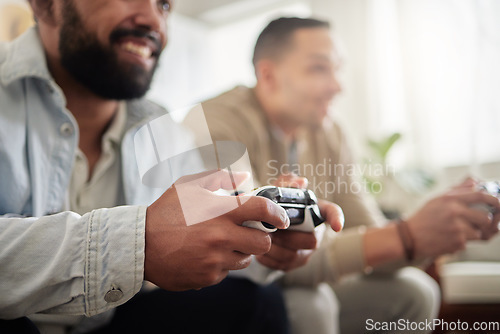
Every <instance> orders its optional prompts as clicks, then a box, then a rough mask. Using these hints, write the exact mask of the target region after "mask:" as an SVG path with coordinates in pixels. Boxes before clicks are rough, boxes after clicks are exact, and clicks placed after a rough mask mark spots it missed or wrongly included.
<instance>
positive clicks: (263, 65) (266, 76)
mask: <svg viewBox="0 0 500 334" xmlns="http://www.w3.org/2000/svg"><path fill="white" fill-rule="evenodd" d="M275 70H276V64H275V63H274V62H273V61H272V60H271V59H261V60H259V62H258V63H257V64H256V65H255V76H256V77H257V81H258V82H259V84H262V85H264V86H265V87H267V88H268V89H273V88H274V87H275V86H276V71H275Z"/></svg>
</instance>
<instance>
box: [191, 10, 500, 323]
mask: <svg viewBox="0 0 500 334" xmlns="http://www.w3.org/2000/svg"><path fill="white" fill-rule="evenodd" d="M253 64H254V67H255V74H256V77H257V84H256V86H255V87H253V88H247V87H242V86H240V87H236V88H234V89H233V90H231V91H228V92H226V93H223V94H221V95H220V96H218V97H216V98H214V99H211V100H208V101H206V102H204V103H203V104H202V106H203V109H204V112H205V117H206V119H207V122H208V126H209V130H210V133H211V136H212V139H213V140H214V141H219V140H232V141H239V142H242V143H243V144H245V145H246V147H247V149H248V154H249V157H250V160H251V163H252V170H253V172H254V180H255V181H256V183H257V184H261V185H264V184H270V183H273V182H274V181H275V180H276V179H278V178H279V177H280V175H281V174H283V173H287V172H295V173H297V174H299V175H301V176H304V177H306V178H307V179H308V180H309V187H310V188H311V189H312V190H314V191H315V192H316V194H317V196H318V197H319V198H322V199H326V200H329V201H332V202H335V203H337V204H338V205H340V207H342V209H343V211H344V214H345V221H346V225H345V230H344V231H343V232H342V233H340V234H338V235H332V234H331V233H329V231H327V233H326V234H325V237H324V238H323V240H322V243H321V246H320V248H319V249H318V250H317V251H316V252H315V253H314V255H313V256H312V257H311V259H310V260H309V263H308V264H307V265H306V266H305V267H302V268H300V269H295V268H294V267H293V266H291V265H290V263H291V262H290V261H287V262H285V261H284V259H288V258H287V256H286V255H284V254H286V253H285V252H284V250H285V249H287V248H289V249H295V247H294V245H293V241H292V240H289V242H288V243H286V242H285V243H280V244H279V245H277V244H276V243H274V244H273V246H272V249H271V251H270V252H269V253H267V254H265V255H262V256H257V259H258V261H259V263H260V264H261V265H263V266H266V267H269V268H274V269H280V270H284V271H288V273H287V275H285V276H284V278H283V279H282V280H281V283H282V285H283V287H284V291H285V297H286V301H287V307H288V312H289V316H290V319H291V321H292V329H293V332H294V333H310V332H311V328H315V333H332V332H336V331H337V330H338V324H339V323H338V322H340V332H342V333H362V332H365V330H366V329H367V327H366V325H367V324H368V322H370V323H382V322H388V321H398V320H399V319H408V320H410V321H413V322H421V321H425V320H428V319H433V318H436V316H437V314H438V307H439V290H438V286H437V284H436V283H435V282H434V281H433V280H432V279H431V278H430V277H429V276H428V275H427V274H425V273H424V272H423V271H421V270H419V269H416V268H404V267H407V266H409V265H417V264H419V265H421V264H428V263H430V262H432V261H433V259H434V258H435V257H437V256H439V255H443V254H449V253H453V252H456V251H458V250H460V249H463V248H464V247H465V244H466V242H467V241H468V240H479V239H489V238H490V237H491V236H493V235H494V233H496V232H497V224H498V221H499V220H500V211H499V210H498V209H500V204H499V201H498V199H497V198H495V197H493V196H489V195H487V194H485V193H482V192H479V191H477V190H476V189H475V183H474V182H473V181H471V180H468V181H466V182H464V183H463V184H461V185H459V186H457V187H456V188H454V189H452V190H450V191H449V192H447V193H445V194H444V195H442V196H440V197H437V198H435V199H433V200H431V201H429V202H428V203H427V204H425V205H424V206H423V207H422V208H421V209H420V210H419V211H418V212H417V213H416V214H414V215H413V216H411V217H409V218H408V219H405V220H400V221H398V222H391V223H388V222H387V221H386V219H385V218H384V217H383V215H382V214H381V212H380V211H379V209H378V208H377V207H376V205H375V204H374V202H373V199H371V198H369V197H367V196H366V195H365V194H364V192H363V186H362V185H361V183H360V181H359V180H357V179H356V177H355V176H354V174H355V172H354V171H353V170H354V167H355V165H354V163H353V160H352V158H351V152H350V149H349V147H348V145H347V143H346V139H345V134H344V132H343V131H342V129H341V128H340V127H339V125H338V124H337V123H335V122H334V121H333V120H332V119H331V117H330V116H329V114H328V111H329V106H330V103H331V101H332V100H333V98H334V97H335V96H337V95H338V94H339V93H340V92H341V85H340V83H339V82H338V80H337V77H336V75H337V74H336V73H337V70H338V68H339V67H340V66H341V63H340V59H339V55H338V52H337V50H336V47H335V44H334V42H333V40H332V38H331V34H330V25H329V23H328V22H324V21H319V20H315V19H301V18H280V19H277V20H274V21H272V22H271V23H270V24H269V25H268V26H267V27H266V28H265V29H264V30H263V31H262V33H261V34H260V36H259V38H258V40H257V43H256V45H255V50H254V55H253ZM185 124H186V125H187V126H189V127H190V128H191V129H192V130H193V132H194V133H197V132H198V129H199V123H197V122H196V121H194V120H193V118H192V117H191V115H188V116H187V118H186V120H185ZM477 203H483V204H488V205H491V206H492V207H494V208H495V209H497V211H496V212H497V214H496V215H495V216H493V215H488V214H486V213H484V212H481V211H478V210H475V209H472V208H471V205H473V204H477ZM296 233H300V232H291V231H279V232H278V233H276V234H274V235H273V238H280V239H284V238H283V237H282V236H281V235H292V234H296ZM290 239H291V238H290ZM296 259H297V261H299V260H300V257H297V258H296ZM292 269H295V270H292ZM367 273H371V274H367ZM321 282H329V283H331V284H332V287H333V290H334V291H335V295H336V298H337V300H338V304H339V305H338V308H339V309H340V311H339V313H338V314H332V313H330V314H329V313H328V312H332V310H334V311H335V307H332V304H334V303H336V300H335V299H333V297H332V298H329V302H326V304H324V305H317V304H316V305H315V304H308V303H304V302H303V301H302V300H301V298H302V296H303V294H302V293H303V290H301V289H300V288H298V287H299V286H313V285H316V284H319V283H321ZM326 293H327V292H326ZM326 300H328V298H326ZM325 319H326V320H325ZM337 319H338V320H337ZM393 332H394V331H391V333H393Z"/></svg>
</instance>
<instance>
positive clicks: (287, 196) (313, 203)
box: [243, 186, 325, 232]
mask: <svg viewBox="0 0 500 334" xmlns="http://www.w3.org/2000/svg"><path fill="white" fill-rule="evenodd" d="M250 195H253V196H262V197H266V198H269V199H270V200H272V201H273V202H275V203H277V204H279V205H280V206H281V207H282V208H283V209H285V211H286V213H287V214H288V217H289V218H290V227H289V228H288V229H289V230H293V231H301V232H313V231H314V228H315V227H316V226H318V225H320V224H321V223H323V222H324V221H325V220H324V219H323V217H321V213H320V212H319V207H318V199H317V198H316V195H315V194H314V193H313V192H312V191H311V190H307V189H297V188H282V187H274V186H265V187H261V188H258V189H256V190H254V191H253V192H252V193H250ZM243 226H248V227H252V228H256V229H259V230H261V231H264V232H274V231H276V230H277V229H276V227H275V226H273V225H271V224H268V223H266V222H260V221H253V220H252V221H246V222H244V223H243Z"/></svg>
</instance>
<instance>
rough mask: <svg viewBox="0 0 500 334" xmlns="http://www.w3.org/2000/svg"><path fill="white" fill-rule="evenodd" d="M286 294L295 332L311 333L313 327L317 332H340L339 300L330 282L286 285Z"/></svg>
mask: <svg viewBox="0 0 500 334" xmlns="http://www.w3.org/2000/svg"><path fill="white" fill-rule="evenodd" d="M284 296H285V303H286V307H287V312H288V318H289V320H290V325H291V329H292V333H293V334H301V333H311V330H312V329H314V333H317V334H323V333H325V334H326V333H328V334H332V333H338V332H339V331H338V325H339V323H338V316H339V311H340V307H339V302H338V300H337V297H336V296H335V293H334V292H333V290H332V288H331V287H330V286H329V285H328V284H326V283H322V284H319V285H318V286H317V287H307V288H306V287H286V288H285V289H284Z"/></svg>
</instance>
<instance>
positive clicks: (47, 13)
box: [29, 0, 55, 25]
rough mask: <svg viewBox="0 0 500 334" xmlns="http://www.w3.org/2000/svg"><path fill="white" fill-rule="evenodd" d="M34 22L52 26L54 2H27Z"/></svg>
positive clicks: (33, 0)
mask: <svg viewBox="0 0 500 334" xmlns="http://www.w3.org/2000/svg"><path fill="white" fill-rule="evenodd" d="M29 3H30V5H31V9H32V10H33V14H34V16H35V21H36V22H43V23H45V24H49V25H54V24H55V16H54V1H53V0H29Z"/></svg>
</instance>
